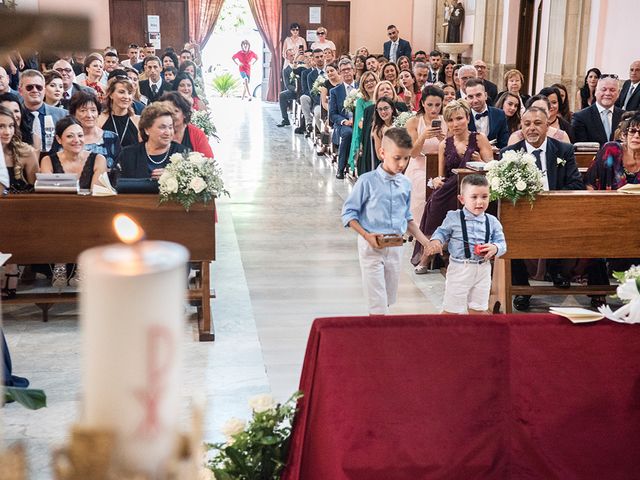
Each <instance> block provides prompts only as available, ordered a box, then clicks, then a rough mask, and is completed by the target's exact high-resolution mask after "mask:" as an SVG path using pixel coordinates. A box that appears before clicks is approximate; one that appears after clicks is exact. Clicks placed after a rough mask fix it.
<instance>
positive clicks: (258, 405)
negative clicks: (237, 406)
mask: <svg viewBox="0 0 640 480" xmlns="http://www.w3.org/2000/svg"><path fill="white" fill-rule="evenodd" d="M249 406H250V407H251V410H253V411H254V412H256V413H262V412H266V411H267V410H272V409H274V408H276V402H275V400H274V399H273V397H272V396H271V395H269V394H266V393H263V394H262V395H254V396H253V397H251V398H250V399H249Z"/></svg>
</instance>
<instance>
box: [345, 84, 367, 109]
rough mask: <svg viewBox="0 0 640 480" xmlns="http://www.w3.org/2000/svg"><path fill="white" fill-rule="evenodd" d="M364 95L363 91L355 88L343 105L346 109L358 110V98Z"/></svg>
mask: <svg viewBox="0 0 640 480" xmlns="http://www.w3.org/2000/svg"><path fill="white" fill-rule="evenodd" d="M359 98H363V97H362V93H361V92H360V90H356V89H355V88H354V89H353V90H351V91H350V92H349V95H347V98H345V99H344V103H343V107H344V108H345V110H349V111H350V112H355V111H356V100H358V99H359Z"/></svg>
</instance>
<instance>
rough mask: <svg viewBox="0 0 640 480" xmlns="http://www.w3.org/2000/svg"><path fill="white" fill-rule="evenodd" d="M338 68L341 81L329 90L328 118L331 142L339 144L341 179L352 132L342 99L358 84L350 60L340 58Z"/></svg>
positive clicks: (338, 176)
mask: <svg viewBox="0 0 640 480" xmlns="http://www.w3.org/2000/svg"><path fill="white" fill-rule="evenodd" d="M338 70H339V71H340V75H341V76H342V83H341V84H340V85H337V86H335V87H333V88H332V89H331V90H330V91H329V119H330V120H331V123H332V125H333V143H334V144H338V145H339V149H338V173H337V174H336V178H337V179H343V178H344V174H345V169H346V168H347V159H348V157H349V149H350V148H351V136H352V134H353V113H352V112H350V111H348V110H347V109H346V108H344V101H345V99H346V98H347V95H349V93H350V92H351V91H352V90H355V89H357V88H358V86H357V84H356V82H354V80H353V75H354V73H355V69H354V67H353V63H352V62H351V60H348V59H344V60H340V63H339V64H338Z"/></svg>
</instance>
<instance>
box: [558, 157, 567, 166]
mask: <svg viewBox="0 0 640 480" xmlns="http://www.w3.org/2000/svg"><path fill="white" fill-rule="evenodd" d="M556 162H557V164H558V166H559V167H564V166H565V165H566V164H567V161H566V160H565V159H564V158H558V159H557V160H556Z"/></svg>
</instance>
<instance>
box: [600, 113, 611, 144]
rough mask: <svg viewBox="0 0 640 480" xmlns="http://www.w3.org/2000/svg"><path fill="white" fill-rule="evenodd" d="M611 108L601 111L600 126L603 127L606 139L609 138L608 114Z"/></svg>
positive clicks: (609, 122) (609, 124)
mask: <svg viewBox="0 0 640 480" xmlns="http://www.w3.org/2000/svg"><path fill="white" fill-rule="evenodd" d="M610 113H611V110H603V111H602V126H603V127H604V133H606V134H607V141H608V140H609V138H611V120H609V114H610Z"/></svg>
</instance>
